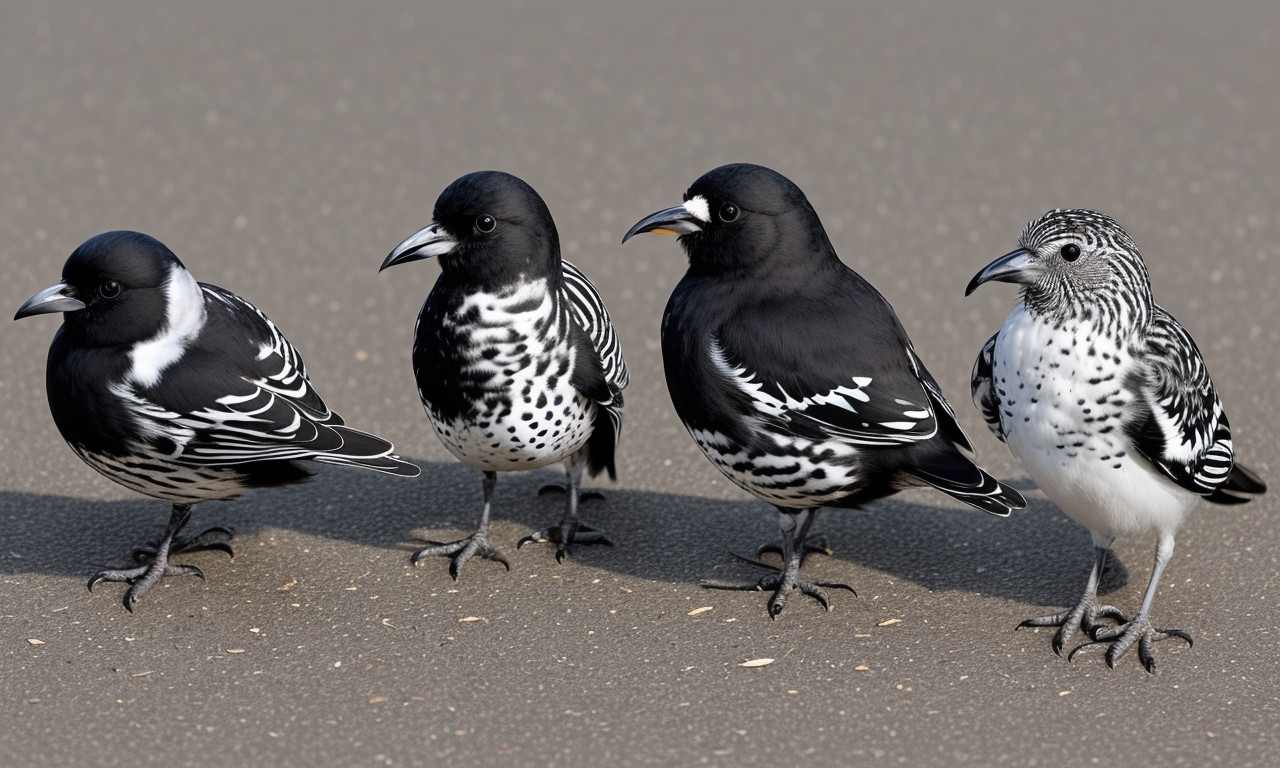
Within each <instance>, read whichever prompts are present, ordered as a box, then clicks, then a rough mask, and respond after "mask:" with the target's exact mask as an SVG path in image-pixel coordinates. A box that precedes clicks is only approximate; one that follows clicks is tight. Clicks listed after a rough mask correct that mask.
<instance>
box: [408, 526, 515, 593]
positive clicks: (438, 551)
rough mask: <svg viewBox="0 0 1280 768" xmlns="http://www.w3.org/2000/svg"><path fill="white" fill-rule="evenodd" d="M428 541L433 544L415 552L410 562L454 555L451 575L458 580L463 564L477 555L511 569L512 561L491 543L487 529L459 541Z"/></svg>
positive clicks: (450, 570)
mask: <svg viewBox="0 0 1280 768" xmlns="http://www.w3.org/2000/svg"><path fill="white" fill-rule="evenodd" d="M426 543H427V544H430V545H431V546H429V547H426V548H425V549H420V550H418V551H417V552H414V553H413V555H412V556H410V558H409V562H411V563H413V564H414V565H417V564H418V563H419V562H420V561H422V560H424V559H426V558H428V557H449V556H450V555H452V556H453V559H452V560H450V561H449V575H450V576H452V577H453V580H454V581H457V580H458V573H459V571H461V570H462V566H464V565H466V564H467V561H469V560H470V559H471V558H472V557H475V556H477V555H479V556H480V557H483V558H485V559H486V560H493V561H495V562H498V563H501V564H502V567H504V568H506V569H507V570H508V571H510V570H511V562H510V561H509V560H507V558H506V555H503V554H502V553H501V552H499V551H498V550H496V549H494V548H493V547H492V546H490V545H489V533H488V531H485V530H481V531H476V532H475V533H473V534H471V535H470V536H468V537H466V538H465V539H458V540H457V541H449V542H440V541H428V542H426Z"/></svg>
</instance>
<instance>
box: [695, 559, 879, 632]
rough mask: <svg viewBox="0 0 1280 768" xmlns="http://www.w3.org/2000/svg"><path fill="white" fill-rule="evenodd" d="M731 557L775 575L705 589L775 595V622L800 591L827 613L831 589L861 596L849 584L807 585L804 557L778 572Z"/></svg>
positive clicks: (771, 608) (771, 600)
mask: <svg viewBox="0 0 1280 768" xmlns="http://www.w3.org/2000/svg"><path fill="white" fill-rule="evenodd" d="M761 550H763V551H769V549H768V545H766V546H765V547H761ZM815 551H819V552H820V551H822V550H821V549H816V550H815ZM729 554H731V555H733V556H734V557H736V558H738V559H739V560H741V561H742V562H744V563H749V564H751V565H754V566H756V567H757V568H765V569H768V570H770V571H773V573H771V574H769V575H767V576H765V577H763V578H761V579H760V580H759V581H757V582H755V583H753V584H703V585H702V586H703V588H704V589H726V590H742V591H746V590H755V591H759V592H768V591H772V592H773V597H770V598H769V617H770V618H773V619H776V618H778V614H780V613H782V609H783V607H785V606H786V603H787V598H788V597H789V596H790V595H791V593H792V592H794V591H795V590H797V589H798V590H800V591H801V592H802V593H804V594H806V595H808V596H810V597H812V598H813V599H815V600H817V601H818V602H819V603H821V604H822V607H823V608H825V609H826V610H828V611H830V610H831V598H830V596H829V595H828V594H827V590H828V589H847V590H849V591H850V592H852V593H853V594H854V596H857V594H858V593H857V591H856V590H855V589H854V588H853V587H851V586H849V585H848V584H841V583H839V582H834V581H808V580H806V579H802V578H800V560H802V559H803V557H801V558H796V559H795V560H794V562H793V563H792V564H790V565H789V566H784V567H783V568H782V569H779V568H777V567H775V566H772V565H769V564H768V563H766V562H764V561H762V560H756V559H753V558H750V557H745V556H743V555H739V554H737V553H736V552H730V553H729Z"/></svg>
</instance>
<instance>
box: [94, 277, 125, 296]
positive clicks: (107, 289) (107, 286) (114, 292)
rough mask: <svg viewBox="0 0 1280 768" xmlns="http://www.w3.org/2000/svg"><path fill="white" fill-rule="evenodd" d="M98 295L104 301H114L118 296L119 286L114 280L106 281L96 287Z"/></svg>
mask: <svg viewBox="0 0 1280 768" xmlns="http://www.w3.org/2000/svg"><path fill="white" fill-rule="evenodd" d="M98 293H99V295H101V296H102V298H104V299H114V298H115V297H117V296H119V295H120V284H119V283H117V282H116V281H115V280H107V281H104V282H103V283H102V285H100V286H98Z"/></svg>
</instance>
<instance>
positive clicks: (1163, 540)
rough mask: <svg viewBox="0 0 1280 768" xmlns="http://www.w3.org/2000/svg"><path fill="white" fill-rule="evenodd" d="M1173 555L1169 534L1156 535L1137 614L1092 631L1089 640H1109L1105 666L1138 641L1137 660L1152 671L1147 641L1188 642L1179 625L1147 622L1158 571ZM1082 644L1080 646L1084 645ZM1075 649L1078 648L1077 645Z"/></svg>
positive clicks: (1112, 665) (1171, 540) (1104, 641)
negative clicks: (1152, 564)
mask: <svg viewBox="0 0 1280 768" xmlns="http://www.w3.org/2000/svg"><path fill="white" fill-rule="evenodd" d="M1172 556H1173V535H1172V534H1165V535H1161V536H1160V543H1159V544H1157V545H1156V563H1155V567H1153V568H1152V569H1151V581H1150V582H1148V583H1147V592H1146V594H1144V595H1143V596H1142V607H1140V608H1139V609H1138V613H1137V615H1135V616H1134V617H1133V620H1132V621H1128V622H1124V623H1122V624H1120V625H1119V626H1115V627H1099V628H1098V629H1097V630H1096V631H1095V632H1093V640H1094V642H1093V643H1090V644H1089V645H1096V644H1098V643H1110V644H1111V645H1110V647H1109V648H1107V656H1106V659H1107V666H1108V667H1111V668H1115V665H1116V662H1117V661H1119V659H1120V657H1121V656H1123V655H1125V653H1127V652H1128V650H1129V649H1130V648H1132V647H1133V644H1134V643H1137V644H1138V660H1139V661H1141V662H1142V666H1143V667H1145V668H1146V670H1147V671H1148V672H1150V673H1152V674H1155V671H1156V657H1155V654H1154V653H1152V650H1151V644H1152V643H1154V642H1157V641H1159V640H1167V639H1168V638H1170V637H1176V638H1178V639H1179V640H1185V641H1187V645H1188V646H1190V645H1191V644H1192V641H1191V635H1189V634H1187V633H1186V632H1183V631H1182V630H1180V629H1159V628H1157V627H1153V626H1151V618H1150V617H1151V604H1152V603H1153V602H1155V597H1156V586H1157V585H1158V584H1159V583H1160V574H1162V573H1163V572H1164V567H1165V565H1167V564H1168V562H1169V558H1170V557H1172ZM1084 647H1086V646H1081V648H1084ZM1077 650H1079V649H1077Z"/></svg>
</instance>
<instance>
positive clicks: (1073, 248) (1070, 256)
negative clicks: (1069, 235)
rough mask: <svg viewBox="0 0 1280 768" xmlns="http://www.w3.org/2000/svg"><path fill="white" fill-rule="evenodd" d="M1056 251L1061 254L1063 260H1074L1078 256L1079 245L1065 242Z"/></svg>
mask: <svg viewBox="0 0 1280 768" xmlns="http://www.w3.org/2000/svg"><path fill="white" fill-rule="evenodd" d="M1058 253H1060V254H1062V260H1063V261H1075V260H1076V259H1078V258H1080V246H1078V245H1076V244H1075V243H1067V244H1066V245H1064V246H1062V249H1061V250H1059V251H1058Z"/></svg>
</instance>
